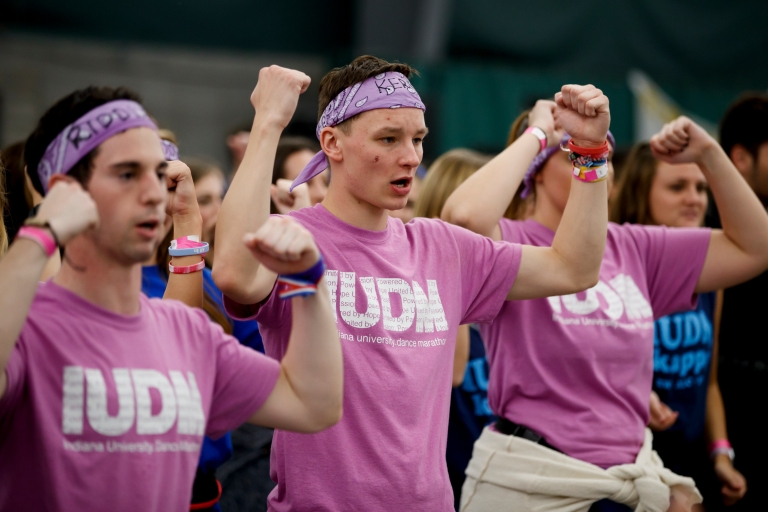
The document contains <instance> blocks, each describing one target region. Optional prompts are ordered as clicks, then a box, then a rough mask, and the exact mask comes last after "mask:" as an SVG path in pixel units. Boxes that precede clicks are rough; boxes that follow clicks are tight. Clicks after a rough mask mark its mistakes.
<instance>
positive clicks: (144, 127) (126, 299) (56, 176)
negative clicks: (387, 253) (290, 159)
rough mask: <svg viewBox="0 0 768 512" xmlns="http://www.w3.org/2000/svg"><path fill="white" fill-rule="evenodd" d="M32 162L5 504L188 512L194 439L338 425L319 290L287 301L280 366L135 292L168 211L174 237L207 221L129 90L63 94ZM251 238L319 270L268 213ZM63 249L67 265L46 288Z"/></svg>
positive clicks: (336, 364) (305, 237)
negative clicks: (35, 192)
mask: <svg viewBox="0 0 768 512" xmlns="http://www.w3.org/2000/svg"><path fill="white" fill-rule="evenodd" d="M272 108H276V109H279V108H280V105H279V104H274V105H272ZM268 110H269V109H268V108H267V109H265V111H268ZM25 159H26V163H27V168H28V169H30V171H31V172H30V174H32V175H33V176H34V177H33V182H34V184H35V186H36V187H38V188H40V189H41V191H44V192H48V193H47V196H46V199H45V201H44V202H43V204H42V206H41V208H40V211H39V212H38V213H37V215H36V216H35V217H34V218H33V219H31V220H30V221H28V223H27V225H25V226H24V228H23V229H22V230H20V231H19V234H18V235H17V239H16V241H15V242H14V243H13V245H11V247H10V250H9V251H8V253H7V254H6V255H5V256H4V257H3V258H2V260H0V289H1V290H3V293H2V294H1V295H0V311H2V316H0V510H111V511H123V510H124V511H137V510H147V511H149V510H176V511H182V510H188V509H189V503H190V495H191V492H192V481H193V478H194V475H195V468H196V466H197V461H198V458H199V456H200V447H201V443H202V440H203V435H204V434H206V435H209V436H212V437H218V436H220V435H222V434H223V433H225V432H226V431H228V430H231V429H233V428H235V427H237V426H239V425H240V424H241V423H243V422H245V421H249V422H253V423H258V424H261V425H265V426H271V427H276V428H283V429H288V430H296V431H300V432H317V431H319V430H322V429H323V428H326V427H328V426H330V425H332V424H334V423H335V422H336V421H338V419H339V417H340V415H341V406H342V399H341V394H342V377H341V372H342V359H341V347H340V345H339V340H338V334H337V331H336V328H335V326H334V324H333V320H332V317H331V309H330V302H329V300H328V295H327V290H325V288H324V285H323V283H320V286H319V287H318V288H312V287H305V288H304V289H303V290H302V292H303V295H304V296H302V297H297V298H295V299H292V301H291V302H292V306H293V311H294V320H295V322H296V323H295V325H294V327H293V328H292V329H291V328H290V327H288V329H289V330H291V334H290V337H291V340H290V344H289V346H288V347H287V351H286V353H285V357H284V358H283V359H282V362H281V363H277V362H276V361H274V360H272V359H269V358H267V357H265V356H263V355H261V354H259V353H258V352H256V351H253V350H251V349H249V348H247V347H243V346H241V345H240V344H239V343H238V342H237V340H235V339H234V338H232V337H230V336H227V335H225V334H224V333H223V332H222V330H221V328H220V327H218V326H216V325H215V324H213V323H211V322H210V321H209V319H208V317H207V316H206V315H205V313H203V311H202V310H195V309H192V308H189V307H187V306H184V305H182V304H180V303H178V302H175V301H160V300H156V299H152V300H150V299H147V297H146V296H144V295H142V294H141V293H140V289H141V264H142V263H143V262H144V261H146V260H147V259H148V258H149V257H150V256H151V255H152V254H153V253H154V251H155V247H156V245H157V243H158V228H159V226H160V223H161V220H162V218H163V217H164V216H165V212H166V211H168V212H169V213H170V214H172V215H173V216H174V220H175V221H178V222H175V226H174V228H175V229H176V230H177V231H176V233H175V234H176V235H177V236H178V234H179V231H183V230H185V229H186V230H188V231H190V232H194V233H195V234H196V235H197V236H199V229H200V223H201V220H200V216H199V211H198V210H197V204H196V202H195V192H194V186H193V184H192V183H191V178H190V177H189V174H188V172H187V173H186V174H184V173H181V172H177V171H174V170H173V169H171V168H169V165H168V163H167V161H166V157H165V155H164V152H163V148H162V146H161V143H160V138H159V137H158V134H157V127H156V126H155V124H154V122H153V121H152V120H151V119H150V118H149V117H148V116H147V114H146V113H145V112H144V109H143V108H142V107H141V105H140V104H139V103H138V100H137V98H136V97H135V96H134V95H132V94H131V93H129V92H127V91H125V90H122V89H117V90H115V89H110V88H95V87H90V88H87V89H83V90H80V91H76V92H74V93H73V94H71V95H69V96H67V97H66V98H64V99H62V100H61V101H59V102H58V103H57V104H56V105H54V106H53V107H52V108H51V109H50V110H49V111H48V112H47V113H46V114H45V115H44V116H43V117H42V118H41V120H40V122H39V124H38V126H37V128H36V129H35V131H34V132H33V133H32V135H31V136H30V137H29V139H28V140H27V143H26V147H25ZM176 169H178V167H176ZM166 207H167V210H166ZM185 218H186V227H185V226H184V224H185V222H183V221H184V219H185ZM254 238H255V239H256V240H261V241H262V247H263V248H264V250H265V251H268V254H267V253H259V252H255V254H256V256H257V257H261V258H262V261H261V263H262V264H263V265H265V266H266V267H268V268H271V269H272V270H273V271H275V272H277V273H281V274H283V275H284V277H285V278H286V279H290V278H292V277H293V278H295V277H297V276H294V275H293V274H296V272H300V273H306V271H307V269H315V270H314V271H315V272H316V271H317V270H316V269H317V268H318V267H319V268H322V265H323V263H322V258H321V256H320V253H319V251H318V249H317V246H316V245H315V243H314V242H313V240H312V236H311V235H310V234H309V233H308V232H307V230H305V229H304V228H302V227H301V226H299V225H298V224H297V223H294V222H290V221H287V220H282V219H274V220H272V221H270V222H267V223H265V224H264V225H263V226H262V228H261V230H260V231H259V232H258V233H256V234H255V235H254ZM285 238H289V239H290V240H291V241H292V247H291V249H292V250H291V253H290V254H288V252H287V251H286V250H285V248H284V247H282V246H279V243H280V241H281V240H283V239H285ZM175 242H176V243H175V244H172V246H171V250H170V252H171V254H172V255H173V256H174V257H173V259H172V263H171V267H170V271H171V273H173V274H179V275H178V276H174V277H179V278H181V279H184V277H183V275H187V276H189V279H191V280H193V281H194V280H195V279H199V270H200V268H202V255H201V253H202V252H204V250H205V246H204V244H201V243H199V242H196V241H195V240H194V239H190V238H188V237H180V238H177V239H176V240H175ZM59 248H61V249H66V252H65V257H64V260H63V264H62V268H61V270H60V271H59V273H58V274H57V275H56V276H55V277H54V278H53V280H51V281H48V282H45V283H42V284H39V283H38V280H39V278H40V274H41V272H42V270H43V267H44V266H45V263H46V261H47V259H48V257H50V255H51V254H52V253H53V252H54V251H56V250H57V249H59ZM189 259H191V260H192V261H189ZM193 276H194V277H193ZM302 276H303V274H299V275H298V277H302ZM197 283H199V280H198V281H197ZM196 286H197V287H198V288H199V287H200V284H197V285H196ZM192 288H194V286H192ZM316 290H317V291H319V293H315V291H316ZM197 293H200V292H199V290H198V291H197ZM30 447H34V450H30Z"/></svg>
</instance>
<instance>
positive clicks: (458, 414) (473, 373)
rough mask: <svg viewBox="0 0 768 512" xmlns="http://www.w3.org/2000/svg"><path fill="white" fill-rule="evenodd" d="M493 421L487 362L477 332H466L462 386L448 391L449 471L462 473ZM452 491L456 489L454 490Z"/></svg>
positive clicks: (473, 328) (447, 453) (447, 459)
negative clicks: (481, 435)
mask: <svg viewBox="0 0 768 512" xmlns="http://www.w3.org/2000/svg"><path fill="white" fill-rule="evenodd" d="M495 419H496V418H495V417H494V416H493V412H491V408H490V407H489V406H488V360H487V359H486V357H485V347H484V346H483V340H482V338H481V337H480V333H479V331H478V330H477V329H476V328H475V327H474V326H471V327H470V329H469V361H468V362H467V370H466V373H465V374H464V381H463V382H462V383H461V386H459V387H456V388H453V391H452V392H451V414H450V417H449V420H448V444H447V451H446V461H447V462H448V469H449V471H450V472H452V473H453V472H455V473H456V474H463V473H464V470H465V469H466V468H467V465H468V464H469V459H470V458H471V457H472V447H473V446H474V444H475V441H477V438H478V437H480V434H481V433H482V431H483V428H484V427H485V426H486V425H488V424H489V423H491V422H492V421H494V420H495ZM454 491H455V489H454Z"/></svg>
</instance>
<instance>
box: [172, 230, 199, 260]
mask: <svg viewBox="0 0 768 512" xmlns="http://www.w3.org/2000/svg"><path fill="white" fill-rule="evenodd" d="M207 252H208V242H201V241H200V238H199V237H197V236H194V235H192V236H183V237H181V238H177V239H175V240H171V246H170V247H169V248H168V254H170V255H171V256H195V255H198V254H206V253H207Z"/></svg>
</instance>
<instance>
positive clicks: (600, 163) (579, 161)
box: [563, 139, 610, 183]
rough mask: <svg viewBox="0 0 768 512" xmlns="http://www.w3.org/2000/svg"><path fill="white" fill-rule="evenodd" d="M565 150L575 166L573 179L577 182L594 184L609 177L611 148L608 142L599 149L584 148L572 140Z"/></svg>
mask: <svg viewBox="0 0 768 512" xmlns="http://www.w3.org/2000/svg"><path fill="white" fill-rule="evenodd" d="M563 149H564V150H565V151H568V152H569V155H568V157H569V158H570V160H571V163H572V164H573V177H574V178H576V179H577V180H579V181H586V182H589V183H594V182H597V181H603V180H604V179H606V178H607V177H608V154H609V153H610V147H609V146H608V141H607V140H606V141H605V142H603V144H602V145H601V146H599V147H596V148H583V147H581V146H577V145H576V144H574V143H573V139H570V140H569V141H568V147H567V149H566V148H563Z"/></svg>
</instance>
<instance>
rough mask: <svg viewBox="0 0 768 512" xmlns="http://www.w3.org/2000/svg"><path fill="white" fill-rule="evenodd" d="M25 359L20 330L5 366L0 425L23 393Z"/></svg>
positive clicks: (0, 405) (25, 369)
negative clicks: (4, 385)
mask: <svg viewBox="0 0 768 512" xmlns="http://www.w3.org/2000/svg"><path fill="white" fill-rule="evenodd" d="M26 361H27V357H26V346H25V344H24V339H23V331H22V335H21V336H19V339H18V341H17V342H16V345H15V346H14V347H13V351H12V352H11V357H10V359H9V360H8V364H7V365H6V366H5V376H6V387H5V393H3V396H2V397H0V425H2V424H3V423H4V421H2V419H3V418H5V417H6V416H10V415H11V414H13V411H14V409H15V408H16V406H17V405H18V404H19V402H20V401H21V398H22V396H23V395H24V383H25V382H26V376H27V363H26ZM0 430H1V428H0Z"/></svg>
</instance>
